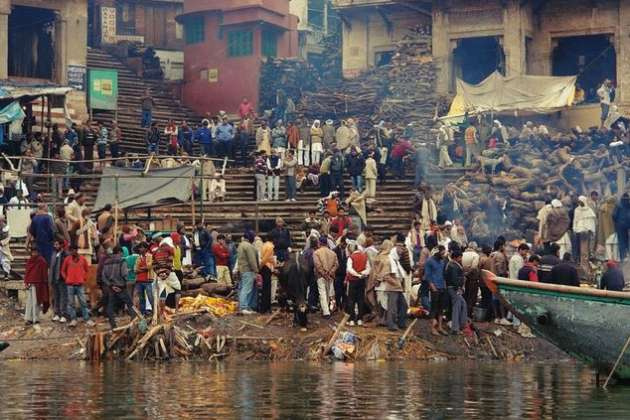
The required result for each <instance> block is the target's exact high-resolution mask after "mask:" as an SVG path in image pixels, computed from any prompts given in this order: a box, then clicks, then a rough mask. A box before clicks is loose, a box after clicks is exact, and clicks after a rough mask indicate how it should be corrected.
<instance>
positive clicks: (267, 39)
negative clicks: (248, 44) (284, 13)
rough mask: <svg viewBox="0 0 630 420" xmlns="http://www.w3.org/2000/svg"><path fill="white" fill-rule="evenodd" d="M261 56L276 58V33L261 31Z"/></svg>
mask: <svg viewBox="0 0 630 420" xmlns="http://www.w3.org/2000/svg"><path fill="white" fill-rule="evenodd" d="M261 50H262V55H263V56H265V57H276V56H277V55H278V33H277V32H274V31H269V30H264V31H262V46H261Z"/></svg>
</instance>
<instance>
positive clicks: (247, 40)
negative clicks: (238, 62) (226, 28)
mask: <svg viewBox="0 0 630 420" xmlns="http://www.w3.org/2000/svg"><path fill="white" fill-rule="evenodd" d="M253 53H254V33H253V32H252V31H230V32H228V56H229V57H245V56H248V55H252V54H253Z"/></svg>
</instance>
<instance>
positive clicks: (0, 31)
mask: <svg viewBox="0 0 630 420" xmlns="http://www.w3.org/2000/svg"><path fill="white" fill-rule="evenodd" d="M9 14H11V2H10V0H0V80H3V79H8V78H9Z"/></svg>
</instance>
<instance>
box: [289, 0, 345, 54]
mask: <svg viewBox="0 0 630 420" xmlns="http://www.w3.org/2000/svg"><path fill="white" fill-rule="evenodd" d="M289 11H290V13H291V14H292V15H295V16H297V18H298V27H297V29H298V32H299V45H300V57H301V58H303V59H305V60H310V61H314V62H317V61H318V59H319V57H320V56H321V54H322V53H323V50H324V39H325V38H326V36H328V35H329V34H330V33H332V32H333V31H336V30H337V27H338V20H337V17H336V16H335V14H334V12H333V7H332V0H291V2H290V3H289Z"/></svg>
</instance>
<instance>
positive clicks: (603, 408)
mask: <svg viewBox="0 0 630 420" xmlns="http://www.w3.org/2000/svg"><path fill="white" fill-rule="evenodd" d="M0 366H2V380H0V395H2V396H3V397H4V398H3V403H2V404H1V405H0V418H3V419H4V418H25V417H28V418H33V417H35V418H76V417H81V418H95V417H97V418H120V419H132V418H156V419H160V418H183V419H198V418H223V419H227V418H245V419H250V418H274V419H275V418H305V417H306V418H366V419H367V418H383V419H399V418H419V417H428V418H433V419H447V418H449V419H450V418H457V419H459V418H501V419H503V418H514V419H522V418H529V419H540V418H550V419H551V418H554V419H555V418H587V417H599V418H606V417H608V418H623V417H626V416H627V413H628V409H630V401H629V399H628V398H627V395H628V388H623V387H615V388H613V389H612V390H611V391H610V392H603V391H600V390H598V389H596V387H595V384H594V382H593V381H594V377H593V374H592V372H591V371H590V370H589V369H588V368H586V367H582V366H580V365H576V364H573V363H569V362H567V363H561V364H524V363H523V364H507V363H494V364H493V363H490V364H483V365H480V364H474V363H469V364H467V363H452V362H449V363H440V364H426V363H373V364H369V363H363V364H354V365H353V364H343V363H334V364H309V363H282V364H266V363H243V364H229V365H223V364H213V363H212V364H210V363H172V364H165V365H151V364H139V363H110V364H103V365H92V364H84V363H78V362H77V363H65V362H61V363H48V362H3V363H2V364H0Z"/></svg>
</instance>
